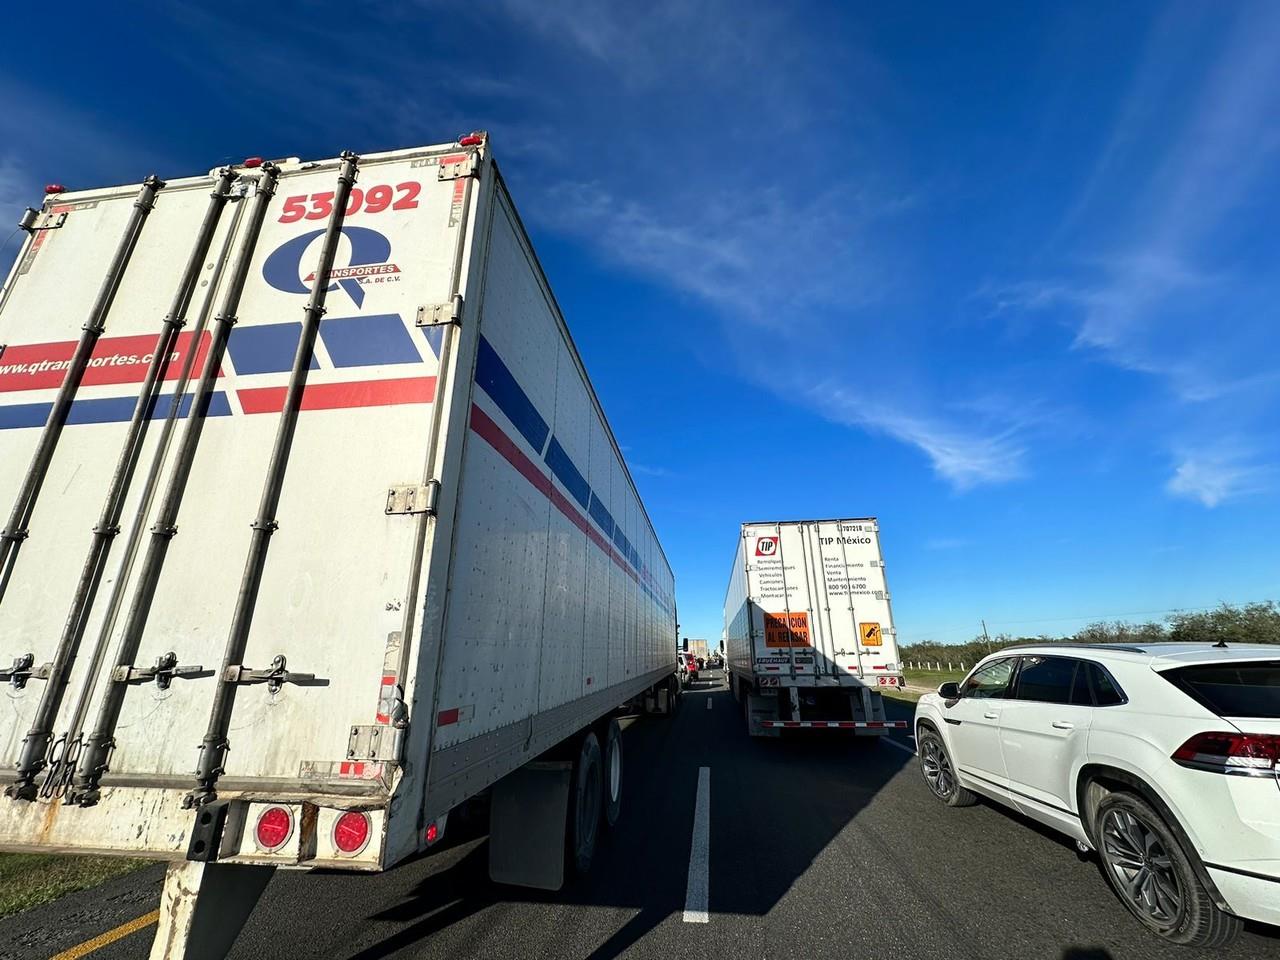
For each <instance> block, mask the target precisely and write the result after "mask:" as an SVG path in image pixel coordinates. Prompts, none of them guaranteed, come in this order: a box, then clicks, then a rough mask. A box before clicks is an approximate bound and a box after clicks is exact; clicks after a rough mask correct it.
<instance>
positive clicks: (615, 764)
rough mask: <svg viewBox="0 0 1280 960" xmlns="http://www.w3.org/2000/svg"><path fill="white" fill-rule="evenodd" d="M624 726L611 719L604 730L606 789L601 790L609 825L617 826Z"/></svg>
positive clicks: (606, 821) (605, 815)
mask: <svg viewBox="0 0 1280 960" xmlns="http://www.w3.org/2000/svg"><path fill="white" fill-rule="evenodd" d="M622 771H623V767H622V728H621V727H620V726H618V721H617V720H610V721H609V725H608V726H607V727H606V728H605V732H604V764H603V770H602V776H603V779H604V789H603V790H601V791H600V793H601V800H602V803H603V807H602V811H601V812H602V813H603V814H604V822H605V826H607V827H616V826H617V825H618V820H619V818H621V816H622Z"/></svg>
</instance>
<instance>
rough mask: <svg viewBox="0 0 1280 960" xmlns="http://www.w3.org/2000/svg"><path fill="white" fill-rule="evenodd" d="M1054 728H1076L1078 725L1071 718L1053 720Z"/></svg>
mask: <svg viewBox="0 0 1280 960" xmlns="http://www.w3.org/2000/svg"><path fill="white" fill-rule="evenodd" d="M1053 728H1054V729H1055V730H1074V729H1075V728H1076V725H1075V724H1074V723H1072V722H1071V721H1070V720H1055V721H1053Z"/></svg>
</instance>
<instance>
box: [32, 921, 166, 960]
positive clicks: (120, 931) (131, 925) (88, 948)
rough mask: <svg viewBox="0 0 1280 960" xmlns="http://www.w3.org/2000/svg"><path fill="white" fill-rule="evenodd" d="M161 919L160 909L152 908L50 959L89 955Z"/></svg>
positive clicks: (63, 959)
mask: <svg viewBox="0 0 1280 960" xmlns="http://www.w3.org/2000/svg"><path fill="white" fill-rule="evenodd" d="M159 919H160V911H159V910H152V911H151V912H150V913H148V914H146V915H144V916H141V917H138V918H137V919H136V920H130V921H129V922H128V923H122V924H120V926H118V927H116V928H115V929H114V930H108V931H107V932H106V933H102V934H99V935H98V936H96V937H94V938H93V939H92V940H86V941H85V942H84V943H82V944H80V945H79V946H75V947H72V948H71V949H70V950H63V951H62V952H61V953H56V954H54V955H53V956H52V957H50V958H49V960H80V958H81V957H87V956H88V955H89V954H91V953H93V951H95V950H101V949H102V948H103V947H105V946H106V945H107V944H109V943H115V942H116V941H117V940H119V939H121V938H122V937H127V936H128V935H129V934H131V933H136V932H138V931H139V930H141V929H142V928H143V927H149V926H151V924H153V923H155V922H156V921H157V920H159Z"/></svg>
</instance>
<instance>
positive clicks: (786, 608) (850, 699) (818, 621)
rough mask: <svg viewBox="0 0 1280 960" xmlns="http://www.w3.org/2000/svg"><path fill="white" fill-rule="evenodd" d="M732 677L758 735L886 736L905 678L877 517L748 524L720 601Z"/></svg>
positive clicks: (751, 727) (748, 720)
mask: <svg viewBox="0 0 1280 960" xmlns="http://www.w3.org/2000/svg"><path fill="white" fill-rule="evenodd" d="M724 635H725V645H726V648H727V650H728V661H729V664H728V667H729V683H730V686H731V688H732V690H733V694H734V697H735V698H737V699H738V701H739V702H740V703H741V704H742V708H743V713H744V716H745V718H746V723H747V729H748V731H749V732H750V734H751V735H752V736H780V735H781V733H782V731H783V730H788V729H839V730H848V731H850V732H852V733H854V734H856V735H858V736H882V735H883V734H884V733H885V731H886V730H890V729H893V728H895V727H897V728H905V727H906V726H907V722H906V721H893V720H888V719H886V717H885V709H884V700H883V698H882V696H881V691H882V690H884V689H886V688H890V689H891V688H898V687H901V686H902V684H903V678H902V664H901V663H900V662H899V661H898V644H897V639H896V634H895V631H894V628H893V610H892V607H891V605H890V602H889V588H888V585H887V584H886V582H885V575H884V558H883V556H882V555H881V552H880V527H879V524H878V523H877V522H876V521H875V519H874V518H863V519H856V520H802V521H786V522H781V523H744V524H743V525H742V529H741V533H740V536H739V537H738V543H737V546H736V548H735V552H734V559H733V570H732V572H731V573H730V575H729V588H728V590H727V592H726V594H725V601H724Z"/></svg>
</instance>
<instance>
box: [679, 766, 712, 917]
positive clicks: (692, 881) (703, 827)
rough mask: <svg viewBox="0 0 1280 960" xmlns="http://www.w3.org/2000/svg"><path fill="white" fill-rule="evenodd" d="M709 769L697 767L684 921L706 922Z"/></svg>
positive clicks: (709, 796)
mask: <svg viewBox="0 0 1280 960" xmlns="http://www.w3.org/2000/svg"><path fill="white" fill-rule="evenodd" d="M710 836H711V768H710V767H699V768H698V799H697V800H696V801H695V802H694V808H693V843H692V844H691V845H690V847H689V882H688V884H687V885H686V887H685V895H684V922H685V923H707V922H708V921H709V919H710V918H709V917H708V915H707V890H708V887H709V886H710V879H711V876H710V860H709V857H710V853H711V847H710Z"/></svg>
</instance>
